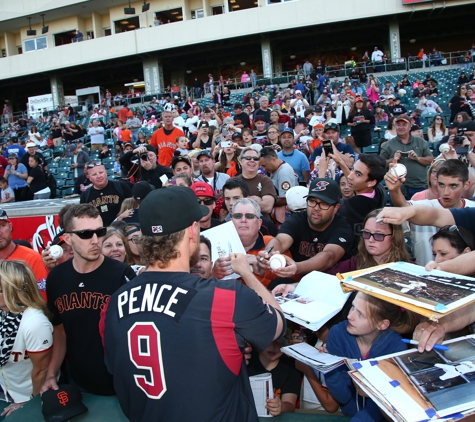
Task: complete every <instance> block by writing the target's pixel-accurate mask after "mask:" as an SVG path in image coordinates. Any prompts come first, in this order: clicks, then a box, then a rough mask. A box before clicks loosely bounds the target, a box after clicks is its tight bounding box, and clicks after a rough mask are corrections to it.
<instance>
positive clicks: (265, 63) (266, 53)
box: [261, 37, 274, 78]
mask: <svg viewBox="0 0 475 422" xmlns="http://www.w3.org/2000/svg"><path fill="white" fill-rule="evenodd" d="M261 52H262V73H263V74H264V78H271V77H272V70H273V68H274V66H273V64H272V49H271V45H270V41H269V38H267V37H262V38H261Z"/></svg>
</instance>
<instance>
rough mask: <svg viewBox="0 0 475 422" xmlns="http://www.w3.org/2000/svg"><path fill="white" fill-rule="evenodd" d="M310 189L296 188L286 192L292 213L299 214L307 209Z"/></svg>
mask: <svg viewBox="0 0 475 422" xmlns="http://www.w3.org/2000/svg"><path fill="white" fill-rule="evenodd" d="M307 195H308V189H307V188H306V187H305V186H294V187H293V188H290V189H289V190H288V191H287V192H285V199H287V206H288V207H289V209H290V211H292V212H298V211H303V210H304V209H306V208H307V199H306V197H307Z"/></svg>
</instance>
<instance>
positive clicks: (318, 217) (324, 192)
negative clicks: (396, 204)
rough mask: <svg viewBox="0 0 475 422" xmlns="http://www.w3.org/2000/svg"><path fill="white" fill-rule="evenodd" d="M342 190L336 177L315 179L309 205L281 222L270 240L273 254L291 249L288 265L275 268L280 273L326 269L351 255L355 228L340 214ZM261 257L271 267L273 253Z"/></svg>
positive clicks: (266, 265)
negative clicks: (276, 232)
mask: <svg viewBox="0 0 475 422" xmlns="http://www.w3.org/2000/svg"><path fill="white" fill-rule="evenodd" d="M340 198H341V191H340V187H339V186H338V183H337V182H335V181H334V180H333V179H314V180H313V181H312V183H311V184H310V188H309V191H308V196H307V209H306V210H305V211H300V212H298V213H295V214H293V215H292V216H291V217H290V218H287V219H286V220H285V222H284V223H283V224H282V226H280V229H279V233H278V234H277V236H276V237H275V239H272V240H271V241H270V242H269V243H268V244H267V248H268V249H269V248H270V247H272V246H273V247H274V249H273V251H272V254H274V253H283V252H286V251H287V250H288V251H290V253H291V255H292V258H293V259H289V258H287V265H286V266H285V267H283V268H281V269H279V270H274V272H275V273H276V274H277V275H278V276H279V277H292V276H293V275H295V274H301V275H305V274H308V273H309V272H311V271H314V270H316V271H326V270H329V269H330V268H332V267H334V266H335V265H336V264H337V263H338V262H340V261H341V260H343V259H346V258H347V257H348V254H349V252H350V250H351V247H352V244H353V229H352V228H351V227H350V225H349V224H348V222H347V221H346V219H345V218H344V217H342V216H341V215H339V214H338V210H339V209H340V204H339V202H340ZM259 256H260V257H261V258H264V259H262V260H261V261H260V263H261V266H262V268H263V269H265V270H269V269H270V266H269V261H268V259H269V258H270V255H269V254H268V253H267V252H266V251H261V252H259Z"/></svg>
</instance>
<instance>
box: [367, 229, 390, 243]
mask: <svg viewBox="0 0 475 422" xmlns="http://www.w3.org/2000/svg"><path fill="white" fill-rule="evenodd" d="M371 236H373V239H374V240H376V242H384V239H386V237H387V236H392V233H389V234H383V233H371V232H369V231H366V230H362V231H361V237H362V238H363V239H366V240H368V239H370V238H371Z"/></svg>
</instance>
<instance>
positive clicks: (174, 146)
mask: <svg viewBox="0 0 475 422" xmlns="http://www.w3.org/2000/svg"><path fill="white" fill-rule="evenodd" d="M157 148H158V149H160V148H171V149H172V150H173V151H175V150H176V149H177V148H178V145H177V144H176V142H166V141H163V142H160V143H158V144H157Z"/></svg>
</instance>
